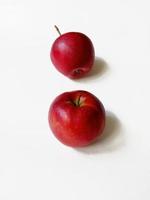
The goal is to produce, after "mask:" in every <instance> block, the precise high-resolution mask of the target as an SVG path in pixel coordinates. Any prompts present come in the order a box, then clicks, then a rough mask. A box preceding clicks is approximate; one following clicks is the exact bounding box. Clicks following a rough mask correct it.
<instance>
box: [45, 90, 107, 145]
mask: <svg viewBox="0 0 150 200" xmlns="http://www.w3.org/2000/svg"><path fill="white" fill-rule="evenodd" d="M48 120H49V125H50V128H51V130H52V132H53V133H54V135H55V136H56V138H57V139H58V140H59V141H61V142H62V143H63V144H65V145H68V146H72V147H82V146H86V145H89V144H90V143H91V142H93V141H94V140H95V139H96V138H97V137H98V136H99V135H101V134H102V132H103V129H104V126H105V110H104V107H103V105H102V103H101V102H100V100H99V99H98V98H97V97H96V96H94V95H93V94H91V93H89V92H87V91H71V92H65V93H63V94H61V95H59V96H58V97H56V99H55V100H54V101H53V103H52V104H51V106H50V109H49V114H48Z"/></svg>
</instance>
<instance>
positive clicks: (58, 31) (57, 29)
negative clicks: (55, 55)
mask: <svg viewBox="0 0 150 200" xmlns="http://www.w3.org/2000/svg"><path fill="white" fill-rule="evenodd" d="M54 27H55V29H56V31H57V33H58V34H59V35H61V32H60V30H59V28H58V27H57V26H56V25H55V26H54Z"/></svg>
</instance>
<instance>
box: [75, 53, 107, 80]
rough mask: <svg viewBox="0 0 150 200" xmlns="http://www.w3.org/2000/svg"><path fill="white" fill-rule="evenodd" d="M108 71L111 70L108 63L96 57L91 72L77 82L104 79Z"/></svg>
mask: <svg viewBox="0 0 150 200" xmlns="http://www.w3.org/2000/svg"><path fill="white" fill-rule="evenodd" d="M108 70H109V68H108V64H107V63H106V61H105V60H104V59H102V58H99V57H96V58H95V61H94V65H93V67H92V69H91V71H90V72H89V73H87V74H86V75H85V76H84V77H82V78H81V79H78V80H77V81H79V82H85V81H89V80H95V78H98V77H102V76H103V75H104V74H105V73H106V72H107V71H108Z"/></svg>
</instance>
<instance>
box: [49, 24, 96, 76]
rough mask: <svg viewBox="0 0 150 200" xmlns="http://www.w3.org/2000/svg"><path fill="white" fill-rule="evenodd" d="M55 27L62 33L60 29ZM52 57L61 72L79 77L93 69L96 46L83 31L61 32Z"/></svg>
mask: <svg viewBox="0 0 150 200" xmlns="http://www.w3.org/2000/svg"><path fill="white" fill-rule="evenodd" d="M55 28H56V29H57V31H58V32H59V34H60V31H59V29H58V28H57V27H56V26H55ZM50 57H51V60H52V63H53V64H54V66H55V67H56V69H57V70H58V71H59V72H61V73H62V74H64V75H65V76H67V77H69V78H72V79H77V78H80V77H82V76H84V75H85V74H86V73H87V72H89V71H90V70H91V68H92V66H93V63H94V58H95V54H94V47H93V44H92V42H91V40H90V39H89V38H88V37H87V36H86V35H84V34H83V33H79V32H68V33H65V34H62V35H61V34H60V36H59V37H58V38H57V39H56V40H55V41H54V43H53V45H52V48H51V52H50Z"/></svg>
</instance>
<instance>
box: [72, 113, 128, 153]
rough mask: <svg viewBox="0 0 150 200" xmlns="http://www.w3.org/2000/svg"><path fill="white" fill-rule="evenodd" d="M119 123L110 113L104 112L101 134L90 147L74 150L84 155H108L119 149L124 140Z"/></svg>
mask: <svg viewBox="0 0 150 200" xmlns="http://www.w3.org/2000/svg"><path fill="white" fill-rule="evenodd" d="M121 128H122V125H121V122H120V121H119V119H118V118H117V117H116V116H115V115H114V114H113V113H112V112H109V111H107V112H106V125H105V129H104V132H103V134H102V135H101V136H100V137H99V138H97V140H96V141H95V142H93V143H92V144H91V145H89V146H86V147H82V148H76V149H75V150H76V151H78V152H81V153H84V154H98V153H110V152H112V151H115V150H117V149H119V148H121V147H122V146H123V145H124V143H125V138H124V136H123V135H122V134H121Z"/></svg>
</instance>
